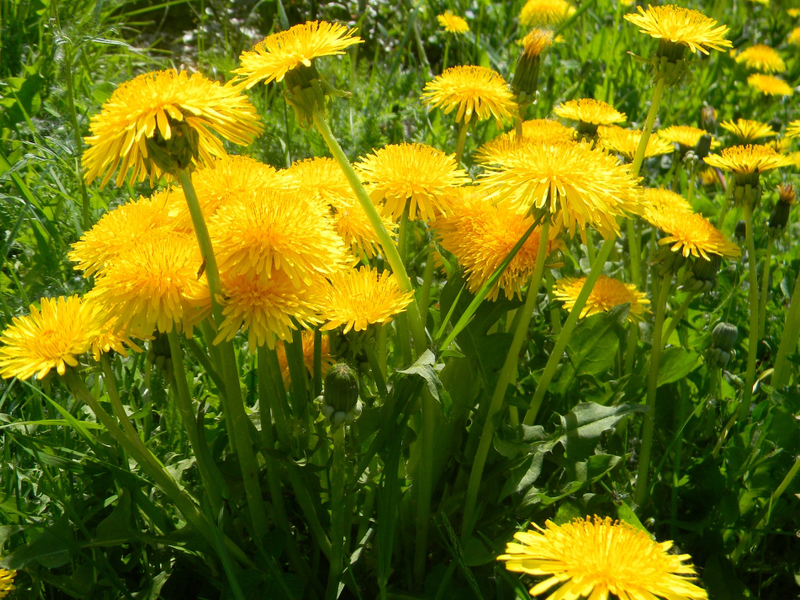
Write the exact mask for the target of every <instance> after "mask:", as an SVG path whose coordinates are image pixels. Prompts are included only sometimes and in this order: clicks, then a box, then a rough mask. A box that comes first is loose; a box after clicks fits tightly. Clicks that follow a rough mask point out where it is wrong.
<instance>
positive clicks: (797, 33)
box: [788, 27, 800, 46]
mask: <svg viewBox="0 0 800 600" xmlns="http://www.w3.org/2000/svg"><path fill="white" fill-rule="evenodd" d="M788 42H789V43H790V44H794V45H795V46H800V27H795V28H794V29H792V32H791V33H790V34H789V39H788Z"/></svg>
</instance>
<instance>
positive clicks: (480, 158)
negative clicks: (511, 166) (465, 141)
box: [475, 119, 575, 165]
mask: <svg viewBox="0 0 800 600" xmlns="http://www.w3.org/2000/svg"><path fill="white" fill-rule="evenodd" d="M574 139H575V130H574V129H572V128H571V127H564V126H563V125H562V124H561V123H559V122H558V121H552V120H550V119H532V120H530V121H523V123H522V137H517V134H516V131H514V130H511V131H509V132H508V133H503V134H501V135H499V136H497V137H496V138H494V139H493V140H489V141H488V142H486V143H485V144H484V145H483V146H481V147H480V148H478V149H477V150H476V151H475V160H476V161H477V162H479V163H481V164H485V165H491V164H503V162H504V161H505V156H506V154H508V153H509V152H513V151H514V150H517V149H518V148H521V147H522V146H527V145H530V144H536V143H541V142H546V143H558V142H571V141H572V140H574Z"/></svg>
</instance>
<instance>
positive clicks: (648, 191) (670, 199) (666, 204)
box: [629, 188, 694, 217]
mask: <svg viewBox="0 0 800 600" xmlns="http://www.w3.org/2000/svg"><path fill="white" fill-rule="evenodd" d="M629 210H630V212H632V213H634V214H637V215H639V216H640V217H648V216H649V215H650V213H654V212H655V213H658V212H661V211H664V210H676V211H683V212H689V213H691V212H694V209H693V208H692V205H691V204H689V203H688V202H687V201H686V200H685V199H684V197H683V196H681V195H680V194H676V193H675V192H672V191H670V190H665V189H662V188H644V189H642V194H641V196H640V198H639V202H638V203H637V204H636V205H635V206H632V207H631V208H630V209H629Z"/></svg>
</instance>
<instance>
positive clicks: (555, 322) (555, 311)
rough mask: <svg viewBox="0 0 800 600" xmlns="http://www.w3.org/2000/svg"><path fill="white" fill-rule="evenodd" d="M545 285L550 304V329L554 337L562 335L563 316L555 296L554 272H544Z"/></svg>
mask: <svg viewBox="0 0 800 600" xmlns="http://www.w3.org/2000/svg"><path fill="white" fill-rule="evenodd" d="M544 284H545V286H547V299H548V302H549V303H550V327H551V328H552V330H553V335H559V334H560V333H561V315H560V314H559V308H558V305H557V304H556V302H555V296H553V288H554V287H555V280H554V279H553V272H552V271H551V270H550V269H547V270H546V271H545V272H544Z"/></svg>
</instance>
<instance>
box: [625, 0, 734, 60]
mask: <svg viewBox="0 0 800 600" xmlns="http://www.w3.org/2000/svg"><path fill="white" fill-rule="evenodd" d="M636 9H637V10H638V11H639V14H634V13H630V14H627V15H625V20H626V21H630V22H631V23H633V24H634V25H636V26H637V27H639V31H641V32H642V33H646V34H647V35H649V36H650V37H653V38H656V39H658V40H664V41H667V42H671V43H673V44H682V45H684V46H688V47H689V49H690V50H692V52H694V51H695V50H699V51H700V52H702V53H703V54H708V51H709V49H714V50H724V49H725V48H730V47H731V46H732V45H733V44H731V42H730V40H726V39H725V36H726V34H727V33H728V31H729V29H728V27H726V26H725V25H717V22H716V21H715V20H714V19H710V18H709V17H707V16H705V15H704V14H703V13H701V12H698V11H696V10H693V9H691V8H683V7H680V6H675V5H672V4H670V5H665V6H648V7H647V10H645V9H643V8H642V7H641V6H637V7H636Z"/></svg>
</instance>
